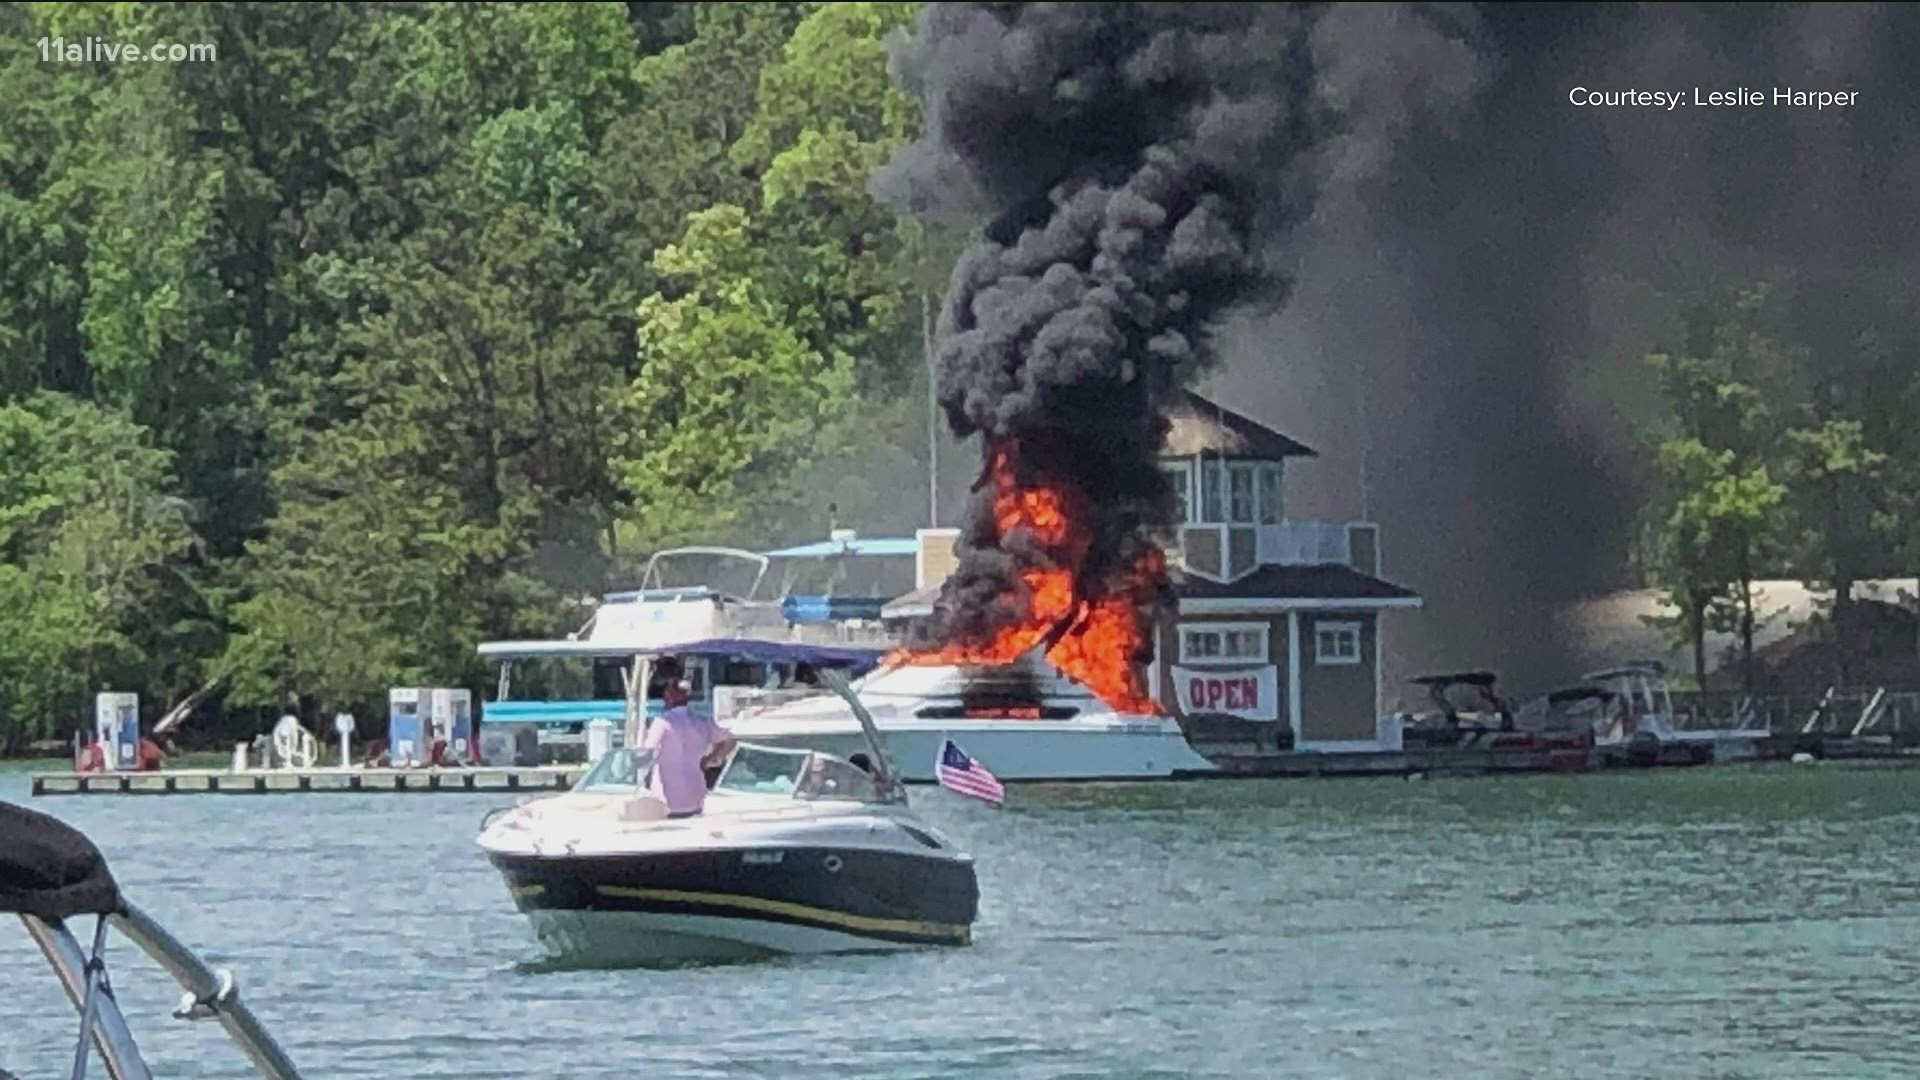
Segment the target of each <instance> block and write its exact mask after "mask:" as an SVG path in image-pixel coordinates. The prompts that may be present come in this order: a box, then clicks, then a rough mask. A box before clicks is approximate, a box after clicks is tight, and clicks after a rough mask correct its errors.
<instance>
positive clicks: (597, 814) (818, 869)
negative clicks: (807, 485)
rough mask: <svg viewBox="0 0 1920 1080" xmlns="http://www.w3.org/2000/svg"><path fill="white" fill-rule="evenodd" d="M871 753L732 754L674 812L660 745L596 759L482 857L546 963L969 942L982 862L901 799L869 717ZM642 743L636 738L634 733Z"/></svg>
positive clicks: (510, 826) (494, 834) (520, 813)
mask: <svg viewBox="0 0 1920 1080" xmlns="http://www.w3.org/2000/svg"><path fill="white" fill-rule="evenodd" d="M826 674H827V682H828V683H829V685H830V686H831V687H832V688H833V690H834V691H835V692H836V694H838V695H839V696H840V698H841V699H842V700H843V702H844V703H845V705H846V707H848V708H850V709H851V710H852V711H853V712H854V714H855V715H856V716H858V717H861V718H862V719H863V720H864V722H865V723H866V724H867V725H868V729H867V730H868V735H869V738H868V739H867V742H866V748H865V752H864V753H860V754H854V755H848V756H844V757H843V756H839V755H835V754H831V753H826V752H822V751H819V750H813V749H793V748H783V747H775V746H762V745H755V744H753V743H751V742H747V741H743V742H741V743H739V744H738V745H736V746H735V748H734V749H733V751H732V752H731V753H730V754H729V756H728V758H727V760H726V762H725V763H724V764H723V765H722V766H721V768H720V770H719V773H718V775H717V777H715V778H714V780H713V782H712V784H711V789H710V792H709V794H708V797H707V801H706V805H705V808H704V810H703V812H702V813H700V814H698V815H696V816H693V817H687V818H677V819H676V818H669V817H668V816H667V808H666V805H665V804H664V803H663V802H661V801H660V800H659V799H658V798H657V797H655V796H654V795H652V794H651V793H649V791H648V790H647V788H648V780H649V779H650V771H651V768H652V766H653V761H652V757H651V754H650V752H648V751H644V750H636V749H633V748H630V747H626V746H622V747H618V748H615V749H612V750H610V751H609V752H607V753H605V754H602V755H601V756H600V757H599V758H597V759H596V760H595V761H594V763H593V764H592V766H591V767H590V768H589V769H588V770H587V772H586V773H585V775H583V776H582V777H581V779H580V781H579V782H578V783H577V784H576V785H575V786H574V788H573V789H572V790H571V791H569V792H567V793H565V794H562V795H558V796H554V797H550V798H547V799H542V800H538V801H535V802H531V803H527V804H524V805H521V806H518V807H515V808H513V809H511V810H506V811H504V812H497V815H498V816H490V818H489V820H488V821H487V822H485V823H483V826H482V831H481V834H480V837H479V844H480V847H481V848H482V849H483V850H484V851H486V853H487V857H488V859H489V860H491V861H492V863H493V865H494V867H495V868H496V869H498V870H499V871H500V873H501V875H502V876H503V877H504V878H505V879H506V884H507V888H508V890H509V892H510V893H511V894H512V896H513V899H514V903H515V904H516V905H517V906H518V907H519V909H520V910H521V911H522V912H524V913H525V914H526V915H527V917H528V919H529V920H530V921H531V923H532V925H533V930H534V934H535V936H536V937H537V938H538V939H539V941H540V942H541V944H542V945H543V946H544V947H545V949H546V951H547V953H548V955H549V957H550V958H551V959H552V960H553V961H555V962H558V963H560V964H563V965H582V966H594V967H603V966H624V965H636V964H639V965H644V964H653V963H660V962H675V961H704V960H725V959H742V958H752V957H758V956H766V955H771V954H783V953H803V954H805V953H830V952H848V951H869V950H872V951H879V950H889V949H900V948H910V947H918V946H936V945H945V946H952V945H965V944H968V943H969V942H970V940H971V937H972V925H973V922H974V919H975V916H976V914H977V912H978V907H979V896H980V893H979V884H978V881H977V879H976V877H975V874H974V865H973V858H972V856H970V855H969V854H967V853H966V852H965V851H963V850H961V849H960V848H959V847H958V846H957V845H956V844H955V843H954V842H953V841H952V840H951V839H949V838H948V837H946V836H945V835H943V834H942V833H941V832H940V831H939V830H937V829H935V828H933V827H932V826H930V825H928V824H927V823H925V822H924V821H922V820H920V818H918V817H917V816H916V815H915V814H914V813H913V811H912V810H911V809H910V807H909V806H908V801H907V795H906V790H905V788H904V787H903V786H902V785H901V784H900V782H899V780H898V779H897V778H896V776H895V774H894V772H893V770H892V768H891V766H890V764H889V763H888V760H887V756H886V753H885V751H884V749H883V748H882V746H881V744H880V741H879V737H878V735H877V734H875V733H874V732H873V731H872V728H871V724H872V719H871V717H870V716H868V715H867V714H866V712H865V710H864V709H863V708H862V707H861V705H860V702H859V699H858V698H857V697H855V696H854V695H853V693H852V692H851V690H850V689H849V687H848V684H847V682H846V679H845V677H844V676H843V675H841V674H840V673H839V672H837V671H830V672H828V673H826ZM635 741H636V742H637V741H638V740H635Z"/></svg>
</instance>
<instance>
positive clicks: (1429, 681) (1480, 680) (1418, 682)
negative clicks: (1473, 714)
mask: <svg viewBox="0 0 1920 1080" xmlns="http://www.w3.org/2000/svg"><path fill="white" fill-rule="evenodd" d="M1407 681H1408V682H1410V683H1412V684H1414V685H1415V686H1452V685H1454V684H1456V683H1460V684H1464V685H1466V686H1488V687H1490V686H1492V685H1493V684H1494V683H1496V682H1499V681H1500V677H1499V676H1497V675H1495V674H1494V673H1493V672H1491V671H1463V672H1460V673H1459V674H1457V675H1420V676H1417V677H1415V678H1411V679H1408V680H1407Z"/></svg>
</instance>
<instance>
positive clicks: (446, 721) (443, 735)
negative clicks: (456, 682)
mask: <svg viewBox="0 0 1920 1080" xmlns="http://www.w3.org/2000/svg"><path fill="white" fill-rule="evenodd" d="M430 693H431V694H432V702H433V705H432V713H431V715H432V722H433V723H432V732H433V734H432V738H431V739H430V740H429V742H428V753H429V754H431V753H432V748H433V744H435V743H439V744H443V745H445V746H446V748H447V757H448V758H449V759H451V760H453V761H455V762H459V763H462V764H466V763H471V762H473V761H475V760H476V758H477V754H476V751H477V750H478V747H477V746H476V745H475V743H474V736H473V691H471V690H467V689H464V688H446V687H441V688H437V689H434V690H432V691H430Z"/></svg>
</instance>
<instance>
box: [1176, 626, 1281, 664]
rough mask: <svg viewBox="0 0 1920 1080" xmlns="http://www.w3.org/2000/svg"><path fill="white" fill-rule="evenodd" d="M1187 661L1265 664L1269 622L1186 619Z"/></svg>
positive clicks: (1183, 657)
mask: <svg viewBox="0 0 1920 1080" xmlns="http://www.w3.org/2000/svg"><path fill="white" fill-rule="evenodd" d="M1180 662H1181V663H1183V664H1264V663H1266V662H1267V624H1265V623H1184V624H1182V625H1181V627H1180Z"/></svg>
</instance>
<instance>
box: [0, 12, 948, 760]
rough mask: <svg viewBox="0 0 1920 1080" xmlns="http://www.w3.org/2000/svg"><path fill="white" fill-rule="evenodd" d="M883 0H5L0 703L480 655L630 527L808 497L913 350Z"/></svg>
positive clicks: (765, 534)
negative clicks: (108, 688) (58, 54)
mask: <svg viewBox="0 0 1920 1080" xmlns="http://www.w3.org/2000/svg"><path fill="white" fill-rule="evenodd" d="M914 7H915V6H914V5H910V4H848V5H820V4H805V3H775V4H748V3H719V4H699V5H695V4H604V3H602V4H566V5H560V4H531V3H502V4H485V5H469V4H442V3H427V4H394V5H374V6H367V5H359V4H345V3H320V4H299V5H295V4H274V3H268V4H239V3H211V4H196V5H171V4H147V3H129V4H112V5H61V4H45V5H40V4H31V5H21V4H0V29H4V30H6V34H5V35H3V37H4V41H0V91H4V92H5V93H6V96H7V99H8V101H9V102H10V110H11V111H10V114H9V122H8V124H7V125H6V129H5V130H4V131H0V275H3V276H4V279H5V281H6V283H7V284H8V286H9V287H8V288H7V289H4V290H0V438H3V439H4V440H6V441H5V442H4V445H5V446H6V447H7V448H8V453H7V454H6V455H5V456H4V457H0V529H3V530H5V531H0V537H4V538H6V539H4V540H0V554H3V555H4V558H0V596H5V597H6V598H8V600H9V606H8V608H7V610H8V611H9V615H8V616H7V630H8V633H6V634H0V641H4V644H0V694H4V695H5V697H4V699H0V740H4V741H6V742H8V743H10V744H11V743H17V742H18V740H19V739H22V738H26V737H28V735H29V734H42V733H45V732H48V731H52V730H55V729H57V728H61V727H63V726H64V725H66V724H68V723H70V722H71V721H72V720H73V718H74V715H75V710H76V709H78V708H80V707H81V705H82V704H83V702H81V698H82V697H83V696H84V694H85V692H87V690H88V689H89V687H93V686H95V685H96V684H98V683H100V682H101V681H102V680H106V681H112V682H114V685H116V686H117V687H121V688H139V689H142V690H144V691H146V692H148V693H149V694H150V695H151V696H152V697H155V698H158V699H161V700H171V699H173V698H175V697H178V696H180V695H181V694H183V693H184V692H185V691H186V690H187V689H189V688H191V687H193V686H197V685H199V684H200V683H201V682H203V681H204V680H206V679H208V678H210V677H213V676H220V677H222V679H223V683H222V685H223V686H224V687H225V688H226V693H225V700H226V702H227V703H228V704H245V703H255V702H257V703H261V704H272V705H274V706H276V707H278V706H281V705H282V704H283V703H285V702H289V701H291V702H294V703H296V704H297V706H298V707H300V708H302V709H304V710H306V711H307V712H308V713H309V714H310V715H312V714H318V713H321V712H323V711H324V710H329V709H332V708H335V707H342V706H354V705H361V704H367V703H371V702H374V701H377V700H378V699H379V697H380V696H381V694H382V692H383V690H384V688H385V687H386V686H388V685H395V684H401V683H413V682H420V681H423V680H424V681H431V682H444V681H449V680H468V681H469V682H470V683H471V682H473V681H476V680H477V676H478V672H476V671H475V670H474V668H475V663H474V661H475V656H474V649H473V646H474V644H475V643H477V642H478V641H480V640H483V639H485V638H488V637H502V636H509V635H517V634H549V633H553V632H556V631H559V630H563V629H571V628H572V627H573V625H574V624H576V623H577V622H578V619H579V615H578V611H577V605H578V603H579V601H580V600H581V598H583V597H587V596H592V595H594V594H595V593H596V592H598V591H600V590H602V589H603V588H605V587H606V586H607V584H608V583H609V580H610V575H613V574H616V573H618V572H619V571H618V569H617V568H618V566H619V565H620V563H621V560H622V559H624V558H627V557H630V556H638V555H641V554H644V552H643V551H642V550H639V549H640V548H641V547H642V546H644V545H647V544H652V543H659V542H664V541H666V540H669V539H673V538H695V537H698V538H701V539H714V540H738V541H742V542H748V543H753V544H756V545H759V544H762V543H766V542H779V541H783V540H785V539H788V538H789V537H788V536H785V535H775V534H778V533H780V531H781V530H783V529H795V528H804V529H806V530H808V531H812V530H814V529H817V528H819V527H821V526H823V525H824V521H823V520H821V519H820V516H819V511H818V509H817V508H814V507H811V506H810V505H809V504H810V503H811V502H812V500H810V499H807V498H805V497H803V496H797V495H795V493H794V491H793V488H794V485H795V484H796V482H797V478H800V477H803V476H813V477H817V476H821V475H834V476H836V477H838V476H839V475H840V474H842V473H844V472H845V471H846V470H845V469H843V468H837V467H835V466H834V465H833V462H835V461H843V460H846V459H847V458H848V457H849V455H851V454H853V453H854V452H855V450H856V448H857V447H859V446H860V445H861V443H862V442H864V441H869V440H870V438H871V435H872V434H873V432H875V431H885V430H887V429H888V427H889V425H897V421H898V418H899V417H900V416H901V415H904V414H905V413H904V410H903V408H902V406H901V405H900V404H899V403H898V402H897V400H896V399H898V398H899V397H900V395H901V392H902V391H903V390H904V389H905V388H907V387H909V386H910V385H911V384H912V382H913V380H914V379H915V378H916V377H917V372H918V371H919V367H920V365H921V363H922V358H921V356H920V352H919V342H918V338H917V336H916V335H915V334H914V333H913V327H914V326H915V325H917V324H916V322H915V319H916V318H917V315H916V311H917V308H916V305H915V300H916V299H917V292H916V288H917V286H916V285H915V283H914V281H913V280H911V278H912V273H911V271H912V268H913V264H912V260H913V258H915V255H914V244H915V243H916V240H915V237H914V235H913V234H912V233H911V232H910V231H909V230H908V229H907V228H905V227H904V226H903V225H902V224H901V223H900V222H898V221H896V220H895V219H894V217H893V216H892V215H891V214H890V213H889V212H887V211H885V210H884V209H882V208H881V207H880V206H879V205H878V204H876V203H875V202H874V201H873V200H872V199H871V198H870V197H868V196H867V194H866V191H865V179H866V174H867V172H868V171H870V170H871V168H872V167H873V165H874V164H876V163H878V162H879V161H881V160H883V159H884V158H885V157H886V156H887V155H888V154H890V153H891V152H892V150H893V149H894V148H895V147H897V146H898V145H899V144H900V143H901V142H902V141H903V140H905V139H907V138H910V137H911V136H912V134H913V131H914V128H915V124H916V122H917V118H916V112H915V109H914V106H913V105H912V103H911V102H910V101H908V100H907V99H906V98H904V97H902V96H901V95H900V94H898V93H897V92H896V91H895V90H894V89H893V88H892V87H891V85H890V84H889V83H888V81H887V77H886V72H885V51H884V46H883V39H884V37H885V36H886V35H887V34H888V33H890V32H892V31H894V30H896V29H898V28H900V27H902V26H904V25H906V23H907V22H908V21H909V20H910V19H911V18H912V15H913V12H914ZM57 35H66V36H67V37H69V38H73V37H84V36H89V35H91V36H94V37H98V38H101V39H104V40H119V41H154V40H164V41H176V42H207V43H211V44H213V45H215V46H216V48H217V49H218V60H217V61H215V62H213V63H200V64H193V63H182V64H139V65H119V64H102V65H98V66H95V65H86V64H47V63H42V62H40V60H39V58H38V55H37V51H36V47H35V45H34V43H35V42H37V40H38V39H39V38H40V37H42V36H57ZM903 268H905V270H904V271H903ZM863 424H864V425H865V434H866V435H867V436H868V439H866V440H863V439H861V438H859V437H857V433H860V432H861V430H862V425H863ZM29 447H31V448H32V449H31V452H30V453H29V451H28V449H27V448H29ZM89 461H99V462H107V463H110V464H111V465H112V468H102V469H99V470H97V471H96V472H93V473H87V472H85V471H84V470H79V466H80V465H82V464H84V463H86V462H89ZM909 464H911V463H909ZM76 470H78V471H76ZM34 485H41V487H35V486H34ZM48 485H52V487H51V488H50V489H49V490H42V489H41V488H42V487H46V486H48ZM87 485H94V486H93V487H88V486H87ZM868 486H871V487H879V486H883V485H880V484H876V483H873V482H871V481H869V484H868ZM108 489H111V491H112V492H114V493H116V495H115V497H114V498H113V499H107V498H105V495H104V493H105V492H106V491H107V490H108ZM837 490H840V492H841V494H840V495H839V496H838V497H845V494H844V484H842V486H841V489H837ZM136 493H137V494H136ZM49 499H51V500H53V501H52V502H51V503H49V502H48V500H49ZM872 501H873V502H875V503H876V504H879V503H884V501H885V500H884V498H882V497H879V496H874V497H873V498H872ZM29 537H30V538H31V542H29V540H28V539H25V538H29ZM77 567H84V568H85V569H84V572H82V570H80V569H76V568H77Z"/></svg>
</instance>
